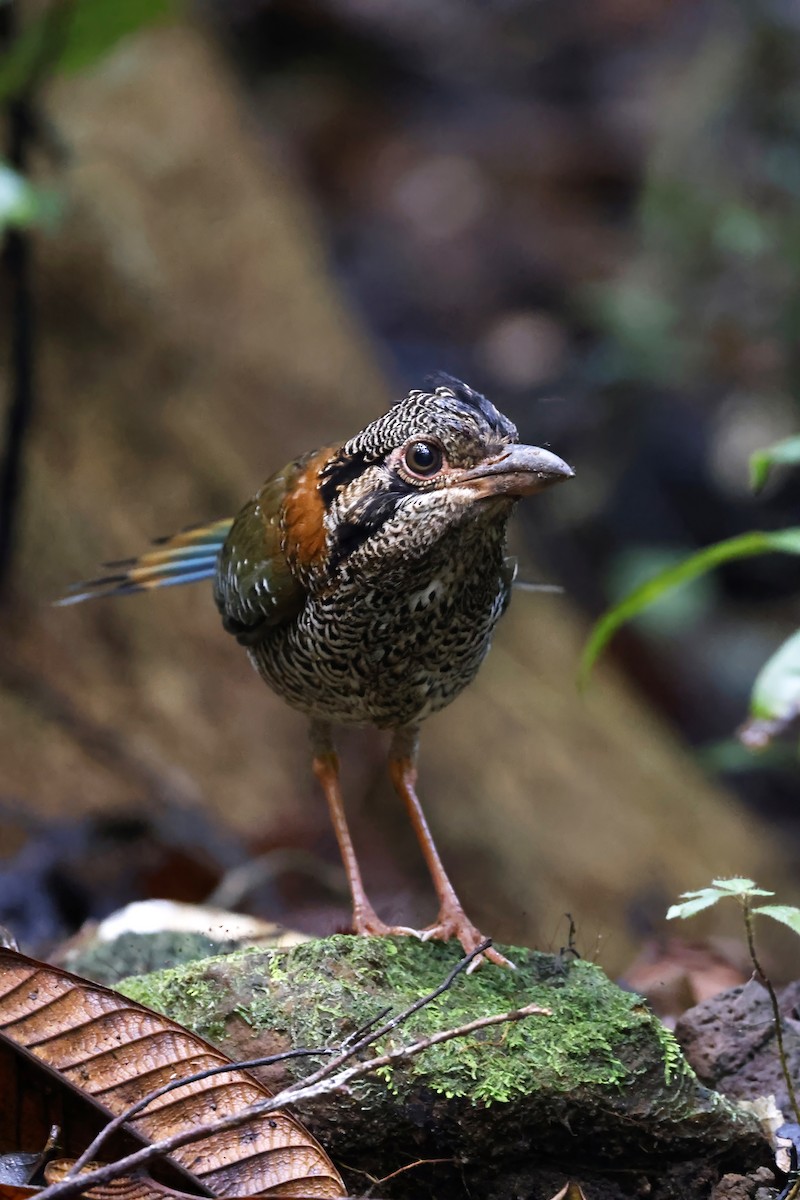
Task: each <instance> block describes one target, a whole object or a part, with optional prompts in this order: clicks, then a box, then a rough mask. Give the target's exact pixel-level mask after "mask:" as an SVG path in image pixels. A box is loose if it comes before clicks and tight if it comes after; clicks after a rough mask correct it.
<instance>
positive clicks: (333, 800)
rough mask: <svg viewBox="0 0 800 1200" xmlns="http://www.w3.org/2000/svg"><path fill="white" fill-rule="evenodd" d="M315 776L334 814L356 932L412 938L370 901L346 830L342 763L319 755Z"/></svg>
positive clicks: (328, 755) (333, 756)
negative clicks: (382, 918)
mask: <svg viewBox="0 0 800 1200" xmlns="http://www.w3.org/2000/svg"><path fill="white" fill-rule="evenodd" d="M314 774H315V775H316V777H317V779H318V780H319V781H320V784H321V785H322V790H323V791H324V793H325V799H326V800H327V801H328V809H329V811H330V814H331V821H332V822H333V828H334V832H335V834H336V840H337V842H338V843H339V851H340V853H341V856H342V862H343V863H344V869H345V872H346V874H347V882H348V884H349V885H350V894H351V896H352V897H353V928H354V930H355V932H356V933H360V934H365V935H367V936H375V937H390V936H393V935H395V934H413V933H415V932H416V931H415V930H413V929H407V928H405V926H402V925H386V924H385V923H384V922H383V921H382V920H381V919H380V917H379V916H378V914H377V913H376V912H375V909H374V908H373V907H372V905H371V904H370V902H369V900H368V899H367V895H366V892H365V891H364V883H363V881H362V878H361V870H360V868H359V865H358V860H357V858H356V852H355V850H354V848H353V840H352V838H351V837H350V830H349V829H348V827H347V818H346V817H345V814H344V805H343V804H342V793H341V789H340V787H339V760H338V758H337V756H336V754H335V753H334V752H333V751H332V750H331V751H325V752H321V753H317V754H316V755H315V756H314Z"/></svg>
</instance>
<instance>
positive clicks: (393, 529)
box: [319, 375, 573, 567]
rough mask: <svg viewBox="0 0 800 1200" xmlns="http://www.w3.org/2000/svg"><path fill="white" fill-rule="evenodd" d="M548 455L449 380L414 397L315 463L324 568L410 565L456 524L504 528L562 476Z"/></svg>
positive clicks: (562, 468)
mask: <svg viewBox="0 0 800 1200" xmlns="http://www.w3.org/2000/svg"><path fill="white" fill-rule="evenodd" d="M572 474H573V471H572V469H571V468H570V467H568V466H567V464H566V463H565V462H563V461H562V460H561V459H560V458H558V457H557V456H556V455H555V454H551V453H550V451H549V450H543V449H540V448H539V447H538V446H523V445H520V444H519V437H518V434H517V430H516V427H515V426H514V425H513V424H512V422H511V421H509V420H508V418H507V417H505V416H503V414H502V413H500V412H498V410H497V409H496V408H495V407H494V405H493V404H492V403H491V402H490V401H489V400H487V399H486V397H485V396H482V395H480V394H479V393H478V392H475V391H473V390H472V388H470V387H468V386H467V385H466V384H464V383H461V382H460V381H459V380H457V379H452V378H451V377H450V376H446V375H439V376H436V377H434V379H433V380H432V381H431V391H429V392H422V391H413V392H410V393H409V394H408V395H407V396H406V397H405V399H403V400H400V401H399V402H398V403H397V404H395V405H394V406H393V407H392V408H391V409H390V410H389V411H388V412H387V413H385V414H384V416H382V417H379V418H378V419H377V420H375V421H372V422H371V423H370V424H369V425H367V426H366V428H365V429H363V430H362V431H361V432H360V433H358V434H356V436H355V437H353V438H351V439H350V440H349V441H348V442H346V443H345V444H344V446H342V447H341V449H340V450H339V451H338V452H337V453H336V454H335V455H334V456H333V457H332V458H330V459H329V460H328V461H327V462H326V463H325V464H324V466H323V467H322V469H321V471H320V475H319V489H320V494H321V497H322V500H323V502H324V504H325V513H326V515H325V525H326V530H327V541H328V546H329V551H330V562H329V565H330V566H333V567H336V566H338V565H339V564H341V563H343V562H349V563H351V564H352V565H354V566H356V567H362V566H365V565H367V564H368V563H370V562H372V561H374V560H375V559H376V557H377V556H378V555H380V556H382V557H383V558H384V560H385V558H386V556H387V555H389V556H391V557H394V555H395V554H399V555H401V556H403V557H404V558H406V559H416V558H419V557H421V556H422V555H423V554H425V553H426V552H427V551H428V550H429V549H430V548H431V546H432V545H433V544H434V543H435V542H437V541H439V539H440V538H442V537H443V536H444V535H446V534H447V533H448V532H449V531H450V530H452V529H454V528H455V527H457V526H461V525H463V524H464V523H465V522H471V523H475V524H489V525H491V524H493V523H494V524H497V523H498V522H500V523H501V524H504V523H505V521H506V520H507V518H508V516H509V514H510V512H511V509H512V508H513V506H514V504H515V502H516V501H517V500H519V499H520V498H521V497H522V496H529V495H532V494H533V493H535V492H540V491H542V490H543V489H544V488H547V487H550V486H551V485H552V484H554V483H559V482H560V481H561V480H563V479H569V478H570V477H571V476H572Z"/></svg>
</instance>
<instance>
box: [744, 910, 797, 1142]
mask: <svg viewBox="0 0 800 1200" xmlns="http://www.w3.org/2000/svg"><path fill="white" fill-rule="evenodd" d="M742 909H743V912H744V927H745V931H746V933H747V949H748V951H749V954H750V961H751V962H752V964H753V967H754V968H755V972H756V975H757V976H758V978H759V979H760V980H761V982H762V984H763V985H764V987H765V988H766V989H767V994H768V996H769V1002H770V1004H771V1006H772V1021H773V1024H774V1026H775V1041H776V1042H777V1046H778V1058H779V1059H780V1064H781V1072H782V1073H783V1080H784V1083H785V1084H786V1091H787V1092H788V1093H789V1103H790V1104H791V1106H792V1112H793V1113H794V1119H795V1121H796V1122H797V1123H798V1125H800V1107H798V1103H797V1094H796V1092H795V1090H794V1082H793V1080H792V1073H791V1071H790V1070H789V1061H788V1059H787V1057H786V1050H785V1048H784V1044H783V1022H782V1021H781V1010H780V1005H779V1004H778V997H777V996H776V995H775V989H774V987H773V986H772V980H771V979H770V977H769V976H768V975H767V973H766V971H765V970H764V968H763V967H762V966H761V963H760V962H759V961H758V956H757V955H756V939H755V929H754V925H755V922H754V921H753V910H752V908H751V907H750V896H749V895H747V894H746V893H745V895H744V896H743V897H742Z"/></svg>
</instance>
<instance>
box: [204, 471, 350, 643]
mask: <svg viewBox="0 0 800 1200" xmlns="http://www.w3.org/2000/svg"><path fill="white" fill-rule="evenodd" d="M321 456H324V459H325V461H327V457H328V452H327V451H320V452H318V453H315V454H310V455H306V456H305V457H303V458H301V459H298V460H297V461H296V462H292V463H290V464H289V465H288V466H287V467H284V468H283V470H282V471H278V472H276V474H275V475H272V476H271V477H270V478H269V479H268V480H267V482H266V483H265V484H264V486H263V487H262V488H261V490H260V492H259V493H258V495H257V496H255V497H254V498H253V499H252V500H251V501H250V502H249V503H248V504H246V505H245V507H244V508H243V509H242V511H241V512H240V513H239V515H238V516H237V517H236V519H235V521H234V522H233V526H232V528H231V531H230V533H229V535H228V538H227V540H226V542H225V545H224V546H223V548H222V553H221V555H220V559H219V569H218V571H217V576H216V582H215V585H214V598H215V600H216V602H217V608H218V609H219V611H220V613H221V614H222V623H223V625H224V626H225V628H226V629H227V630H228V632H229V633H232V634H234V635H235V637H236V638H237V639H238V641H240V642H242V643H243V644H244V645H253V644H254V643H255V642H258V641H259V640H260V638H261V637H262V636H263V634H264V632H265V631H266V630H267V629H269V628H274V627H276V626H279V625H283V624H285V623H286V622H287V621H291V619H292V618H293V617H295V616H296V615H297V613H298V612H299V611H300V610H301V608H302V607H303V604H304V603H305V599H306V594H307V593H306V589H305V586H304V584H303V581H302V580H303V577H304V574H305V568H306V567H307V566H308V565H309V562H310V557H309V555H310V553H311V549H312V547H311V543H312V542H313V544H314V550H313V553H315V554H316V553H321V550H322V546H323V545H324V527H323V524H322V518H323V515H324V509H323V508H322V504H321V501H319V500H318V492H317V471H318V465H319V462H320V461H322V457H321Z"/></svg>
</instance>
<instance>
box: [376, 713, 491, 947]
mask: <svg viewBox="0 0 800 1200" xmlns="http://www.w3.org/2000/svg"><path fill="white" fill-rule="evenodd" d="M418 741H419V731H418V730H417V729H415V728H413V727H410V726H405V727H403V728H402V729H398V730H396V732H395V734H394V737H393V738H392V744H391V748H390V750H389V773H390V775H391V778H392V783H393V785H394V788H395V791H396V792H397V794H398V796H399V797H400V799H401V800H402V801H403V803H404V804H405V806H406V810H407V812H408V815H409V817H410V818H411V824H412V826H413V829H414V833H415V834H416V837H417V841H418V842H419V844H420V848H421V850H422V853H423V856H424V858H425V862H426V864H427V866H428V870H429V872H430V875H431V879H432V880H433V886H434V887H435V889H436V894H437V896H438V897H439V915H438V917H437V918H436V921H435V923H434V924H433V925H430V926H428V928H427V929H423V930H421V931H420V937H421V938H422V939H423V941H427V940H429V939H431V938H436V939H437V940H439V941H449V939H450V938H454V937H455V938H458V940H459V941H460V942H461V945H462V946H463V947H464V950H465V951H466V952H467V954H469V953H470V951H471V950H474V949H475V947H476V946H479V945H480V944H481V942H484V941H485V940H486V939H485V937H484V935H483V934H482V933H481V932H480V931H479V930H478V929H477V927H476V926H475V925H473V923H472V921H470V919H469V917H468V916H467V914H466V913H465V912H464V908H463V906H462V904H461V901H460V900H459V898H458V896H457V895H456V892H455V888H454V887H453V885H452V883H451V882H450V880H449V878H448V876H447V872H446V871H445V869H444V865H443V863H442V860H441V858H440V857H439V851H438V850H437V849H436V845H435V843H434V840H433V837H432V836H431V831H430V829H429V828H428V822H427V821H426V820H425V814H424V812H423V811H422V805H421V804H420V802H419V798H418V796H417V793H416V786H415V785H416V782H417V745H418ZM483 957H484V956H483V955H481V956H480V958H477V959H475V960H474V963H473V964H472V966H473V967H474V966H476V965H479V964H480V959H481V958H483ZM485 957H486V958H488V959H489V960H490V961H491V962H493V963H497V964H498V966H502V967H511V968H512V969H514V964H513V963H512V962H510V961H509V960H508V959H507V958H505V957H504V956H503V955H502V954H500V953H499V952H498V951H497V950H495V949H494V948H493V947H490V948H489V949H488V950H487V951H486V953H485Z"/></svg>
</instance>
